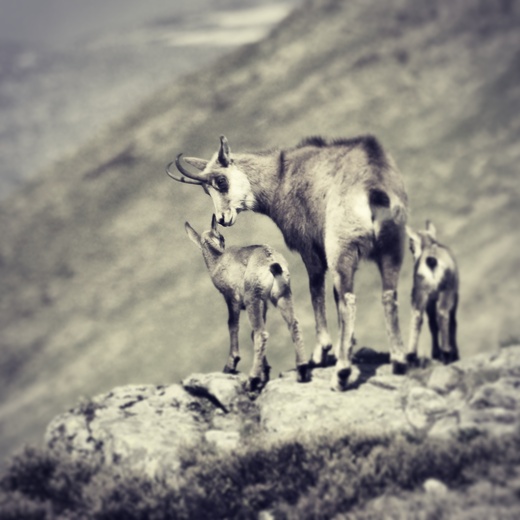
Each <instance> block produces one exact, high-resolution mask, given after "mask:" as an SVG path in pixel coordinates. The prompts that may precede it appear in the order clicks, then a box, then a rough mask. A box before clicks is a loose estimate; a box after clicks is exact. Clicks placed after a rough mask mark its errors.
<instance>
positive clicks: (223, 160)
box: [218, 135, 231, 168]
mask: <svg viewBox="0 0 520 520" xmlns="http://www.w3.org/2000/svg"><path fill="white" fill-rule="evenodd" d="M218 162H219V163H220V164H221V165H222V166H224V167H226V168H227V167H228V166H229V164H230V163H231V150H230V149H229V143H228V140H227V139H226V136H225V135H221V136H220V150H219V151H218Z"/></svg>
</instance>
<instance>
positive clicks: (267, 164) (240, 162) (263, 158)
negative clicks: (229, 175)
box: [235, 150, 283, 215]
mask: <svg viewBox="0 0 520 520" xmlns="http://www.w3.org/2000/svg"><path fill="white" fill-rule="evenodd" d="M235 163H236V165H237V167H238V168H239V169H240V170H241V171H243V172H244V173H245V174H246V176H247V178H248V180H249V183H250V184H251V190H252V192H253V196H254V200H255V202H254V207H253V208H252V209H253V211H255V212H257V213H263V214H265V215H268V214H269V207H270V206H271V203H272V201H273V199H274V197H275V195H276V191H277V189H278V185H279V182H280V178H281V174H282V169H283V162H282V153H281V151H280V150H272V151H266V152H259V153H244V154H237V156H236V158H235Z"/></svg>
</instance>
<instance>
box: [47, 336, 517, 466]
mask: <svg viewBox="0 0 520 520" xmlns="http://www.w3.org/2000/svg"><path fill="white" fill-rule="evenodd" d="M332 370H333V368H323V369H315V370H314V371H313V377H312V381H311V382H310V383H306V384H299V383H297V382H296V375H295V372H294V371H289V372H286V373H283V374H281V375H280V377H279V378H278V379H274V380H271V381H270V382H269V383H268V384H267V386H266V387H265V388H264V390H263V391H262V393H261V394H260V395H258V396H257V395H252V394H249V393H248V392H246V390H245V382H246V379H247V378H246V376H245V375H242V374H239V375H229V374H222V373H211V374H193V375H191V376H189V377H187V378H186V379H184V380H183V381H182V382H181V384H173V385H170V386H155V385H132V386H125V387H120V388H116V389H114V390H113V391H111V392H109V393H108V394H103V395H99V396H97V397H95V398H94V399H92V400H91V401H89V402H84V403H81V404H80V405H78V406H77V407H76V408H74V409H73V410H70V411H69V412H67V413H64V414H62V415H60V416H58V417H56V418H55V419H54V420H53V421H52V422H51V423H50V424H49V426H48V428H47V432H46V443H47V445H48V446H49V447H50V448H51V450H53V451H54V452H55V453H57V454H59V455H60V456H72V457H73V458H87V459H91V460H93V461H97V462H99V463H102V464H116V465H120V466H124V467H128V468H132V469H134V470H137V471H140V472H144V473H146V474H148V475H150V476H153V475H157V474H161V473H162V472H164V471H168V472H170V471H174V470H175V468H178V467H179V465H180V461H181V460H182V454H183V452H184V450H187V449H190V448H193V447H196V446H200V445H201V443H208V444H210V445H213V446H214V447H215V449H216V450H218V451H223V452H224V451H229V450H236V449H239V448H240V446H241V445H244V444H247V443H249V442H251V439H252V438H253V437H256V438H255V441H256V440H261V441H262V442H271V441H279V440H284V439H296V438H299V437H302V436H304V437H305V436H314V435H320V434H324V433H331V432H332V433H337V434H348V433H350V432H352V433H354V432H357V433H361V434H363V433H366V434H367V435H373V434H381V433H389V432H401V433H405V434H408V435H413V436H416V437H419V438H424V437H427V436H436V437H450V436H461V435H468V436H473V435H475V434H478V433H486V434H488V435H493V436H500V435H503V434H507V433H511V432H512V431H514V430H515V429H516V428H517V427H518V425H519V424H520V391H519V388H520V346H512V347H507V348H503V349H500V350H499V351H495V352H493V353H487V354H480V355H477V356H474V357H472V358H468V359H463V360H461V361H459V362H457V363H454V364H452V365H448V366H444V365H440V364H436V363H429V362H426V361H424V362H423V367H422V368H417V369H414V370H410V371H409V373H408V374H407V375H406V376H398V375H392V373H391V367H390V365H389V364H388V356H386V355H385V354H379V353H377V352H375V351H372V350H370V349H366V348H365V349H361V350H360V351H359V352H358V353H357V355H356V365H355V371H354V377H353V381H352V382H351V384H350V387H349V389H348V390H347V391H346V392H343V393H336V392H331V391H330V389H329V381H330V378H331V371H332Z"/></svg>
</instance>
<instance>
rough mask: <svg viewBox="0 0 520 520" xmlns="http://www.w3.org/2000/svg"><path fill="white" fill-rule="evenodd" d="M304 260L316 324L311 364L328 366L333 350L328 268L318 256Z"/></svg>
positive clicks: (303, 257)
mask: <svg viewBox="0 0 520 520" xmlns="http://www.w3.org/2000/svg"><path fill="white" fill-rule="evenodd" d="M302 259H303V262H304V263H305V267H306V268H307V273H308V275H309V289H310V293H311V301H312V308H313V310H314V320H315V323H316V347H315V348H314V350H313V352H312V356H311V359H310V364H311V366H326V365H327V358H328V356H329V352H330V350H331V349H332V341H331V339H330V335H329V331H328V327H327V313H326V306H325V273H326V271H327V267H326V265H324V263H323V261H322V260H321V259H320V258H319V256H318V255H316V254H311V255H308V256H303V255H302Z"/></svg>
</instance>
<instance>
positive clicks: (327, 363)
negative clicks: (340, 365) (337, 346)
mask: <svg viewBox="0 0 520 520" xmlns="http://www.w3.org/2000/svg"><path fill="white" fill-rule="evenodd" d="M331 350H332V345H327V346H325V347H321V355H320V359H319V361H315V360H314V356H312V357H311V359H309V366H310V367H311V368H326V367H333V366H334V365H335V364H336V361H337V358H336V356H335V355H334V354H331V353H330V352H331Z"/></svg>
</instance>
